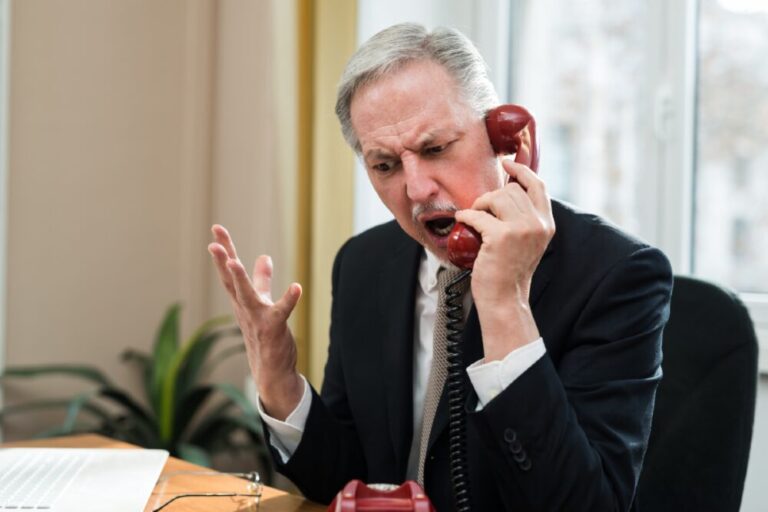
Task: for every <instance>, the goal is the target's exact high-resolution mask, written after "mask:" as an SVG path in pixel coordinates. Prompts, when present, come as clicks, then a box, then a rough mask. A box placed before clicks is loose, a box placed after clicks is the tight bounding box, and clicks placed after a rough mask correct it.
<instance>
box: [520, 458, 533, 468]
mask: <svg viewBox="0 0 768 512" xmlns="http://www.w3.org/2000/svg"><path fill="white" fill-rule="evenodd" d="M518 466H520V469H521V470H523V471H530V470H531V466H532V464H531V459H528V458H526V459H525V460H524V461H522V462H521V463H520V464H518Z"/></svg>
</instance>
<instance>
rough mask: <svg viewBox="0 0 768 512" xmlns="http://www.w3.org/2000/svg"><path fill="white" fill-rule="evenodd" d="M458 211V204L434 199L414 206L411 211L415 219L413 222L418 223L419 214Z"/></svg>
mask: <svg viewBox="0 0 768 512" xmlns="http://www.w3.org/2000/svg"><path fill="white" fill-rule="evenodd" d="M456 211H458V208H456V205H455V204H453V203H451V202H448V201H432V202H429V203H423V204H417V205H416V206H414V207H413V210H412V211H411V218H412V219H413V222H414V223H416V222H418V218H419V215H423V214H425V213H435V212H444V213H455V212H456Z"/></svg>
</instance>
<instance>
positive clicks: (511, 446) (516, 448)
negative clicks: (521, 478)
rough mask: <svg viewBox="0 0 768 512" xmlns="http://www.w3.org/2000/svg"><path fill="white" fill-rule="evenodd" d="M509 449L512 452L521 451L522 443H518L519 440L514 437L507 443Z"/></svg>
mask: <svg viewBox="0 0 768 512" xmlns="http://www.w3.org/2000/svg"><path fill="white" fill-rule="evenodd" d="M509 451H511V452H512V453H520V452H522V451H523V445H521V444H520V441H518V440H517V439H515V440H514V441H512V442H511V443H509Z"/></svg>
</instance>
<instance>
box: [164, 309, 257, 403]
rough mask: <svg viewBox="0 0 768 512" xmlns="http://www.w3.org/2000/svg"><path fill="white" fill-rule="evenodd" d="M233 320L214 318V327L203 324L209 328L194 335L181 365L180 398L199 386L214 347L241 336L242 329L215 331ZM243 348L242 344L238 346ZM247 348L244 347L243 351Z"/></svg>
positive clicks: (179, 376) (178, 384) (178, 386)
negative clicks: (225, 340) (206, 362)
mask: <svg viewBox="0 0 768 512" xmlns="http://www.w3.org/2000/svg"><path fill="white" fill-rule="evenodd" d="M231 321H232V318H231V317H229V316H222V317H219V318H214V319H213V322H216V323H214V324H212V325H208V323H206V324H203V326H202V328H207V330H206V331H198V332H197V333H196V335H193V336H192V337H191V338H190V340H189V341H188V343H187V346H186V347H185V349H186V350H185V354H184V356H183V357H182V359H181V361H180V365H179V375H178V380H177V388H178V389H177V391H178V393H179V396H183V395H184V394H185V393H186V392H187V390H189V389H190V388H192V387H194V386H195V385H197V383H198V380H199V379H200V378H201V376H202V372H201V370H202V368H203V367H204V365H205V361H206V359H207V358H208V355H209V353H210V351H211V349H212V348H213V346H214V345H215V344H216V343H217V342H218V341H219V340H221V339H224V338H226V337H229V336H239V335H240V329H238V328H236V327H235V328H230V329H223V330H218V331H214V330H212V329H213V328H215V327H217V326H218V325H222V324H226V323H230V322H231ZM238 345H239V346H240V347H243V344H242V343H239V344H238ZM244 349H245V347H243V350H244Z"/></svg>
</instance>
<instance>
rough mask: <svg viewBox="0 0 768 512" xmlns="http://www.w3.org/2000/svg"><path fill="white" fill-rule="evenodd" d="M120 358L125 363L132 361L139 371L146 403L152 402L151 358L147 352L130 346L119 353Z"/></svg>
mask: <svg viewBox="0 0 768 512" xmlns="http://www.w3.org/2000/svg"><path fill="white" fill-rule="evenodd" d="M120 359H121V360H122V361H123V362H126V363H133V364H136V365H137V366H138V367H139V370H140V371H141V377H142V382H143V385H144V396H145V397H146V399H147V403H149V404H151V403H152V393H151V389H152V359H151V358H150V357H149V354H147V353H146V352H142V351H140V350H135V349H132V348H129V349H126V350H124V351H123V353H122V354H120Z"/></svg>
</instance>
